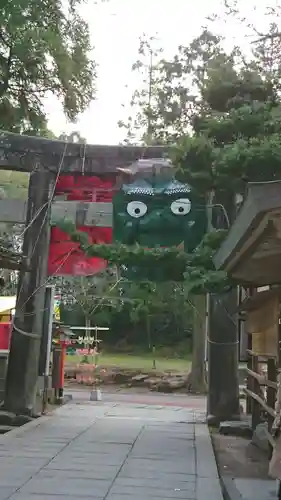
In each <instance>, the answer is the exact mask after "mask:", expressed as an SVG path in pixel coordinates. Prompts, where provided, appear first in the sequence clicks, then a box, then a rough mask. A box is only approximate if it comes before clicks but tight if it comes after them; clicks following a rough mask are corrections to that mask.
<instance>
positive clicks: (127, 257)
mask: <svg viewBox="0 0 281 500" xmlns="http://www.w3.org/2000/svg"><path fill="white" fill-rule="evenodd" d="M59 227H60V229H62V231H64V232H66V233H67V234H68V235H69V236H70V237H71V239H72V241H74V242H76V243H79V244H80V248H81V249H82V250H83V251H84V252H85V254H86V255H88V256H89V257H100V258H102V259H105V260H106V261H108V262H109V263H110V264H114V265H117V266H118V267H121V268H122V267H124V268H125V269H130V268H132V267H137V268H138V269H140V272H139V280H140V281H144V282H147V281H150V277H151V275H150V270H154V269H155V268H159V269H160V270H161V274H162V276H163V281H174V282H178V281H183V280H184V278H185V279H186V281H187V286H188V289H189V292H190V293H191V292H192V293H193V292H194V293H204V292H206V291H208V290H214V287H213V277H214V274H215V269H214V265H213V260H212V259H213V256H214V254H215V252H216V250H217V249H218V248H219V246H220V244H221V242H222V240H223V238H224V237H225V231H223V230H220V231H213V232H212V233H209V234H206V236H205V237H204V238H203V240H202V242H201V244H200V245H199V246H198V247H197V249H196V250H195V251H194V252H192V253H189V254H188V253H185V252H184V251H183V250H180V249H178V248H175V247H171V248H152V249H147V248H144V247H141V246H139V245H132V246H129V245H120V244H111V245H96V244H90V243H89V239H88V235H87V234H86V233H83V232H82V231H77V230H76V228H75V225H74V224H73V223H72V222H68V221H61V222H60V223H59ZM197 271H200V273H198V272H197ZM152 275H153V276H154V274H153V273H152ZM194 280H195V281H194ZM198 280H199V281H198ZM214 286H215V287H216V288H217V287H220V288H222V289H224V288H225V287H229V282H228V281H227V278H226V275H225V274H224V273H220V274H219V275H218V277H217V278H216V279H215V284H214Z"/></svg>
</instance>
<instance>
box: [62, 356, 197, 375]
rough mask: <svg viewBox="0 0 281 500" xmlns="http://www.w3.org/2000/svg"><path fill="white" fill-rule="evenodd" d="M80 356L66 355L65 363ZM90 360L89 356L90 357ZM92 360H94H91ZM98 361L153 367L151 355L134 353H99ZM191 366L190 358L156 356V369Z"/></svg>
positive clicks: (185, 368)
mask: <svg viewBox="0 0 281 500" xmlns="http://www.w3.org/2000/svg"><path fill="white" fill-rule="evenodd" d="M81 359H82V356H78V355H72V356H71V355H68V356H67V361H66V363H68V364H70V363H71V364H72V363H76V364H77V363H79V362H80V361H81ZM90 361H91V357H90ZM93 362H94V360H93ZM98 363H99V364H100V365H102V366H105V367H106V366H108V367H109V366H118V367H120V368H128V369H132V370H134V369H140V370H151V369H152V368H153V357H152V355H149V354H147V355H145V354H143V355H136V356H134V355H133V354H109V353H104V354H100V355H99V357H98ZM190 366H191V360H190V358H188V357H186V358H185V359H176V358H163V357H157V356H156V370H159V371H165V370H172V371H188V370H189V369H190Z"/></svg>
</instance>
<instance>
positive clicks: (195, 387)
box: [187, 295, 207, 393]
mask: <svg viewBox="0 0 281 500" xmlns="http://www.w3.org/2000/svg"><path fill="white" fill-rule="evenodd" d="M193 306H194V309H193V313H194V315H193V346H192V367H191V372H190V374H189V376H188V381H187V390H188V392H193V393H205V392H206V388H207V387H206V377H205V343H206V296H205V295H195V296H194V297H193Z"/></svg>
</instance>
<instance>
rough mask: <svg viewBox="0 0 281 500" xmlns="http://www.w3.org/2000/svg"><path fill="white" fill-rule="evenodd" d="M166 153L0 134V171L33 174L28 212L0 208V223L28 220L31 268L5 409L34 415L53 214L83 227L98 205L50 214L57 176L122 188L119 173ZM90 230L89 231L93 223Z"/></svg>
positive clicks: (23, 284)
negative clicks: (95, 179)
mask: <svg viewBox="0 0 281 500" xmlns="http://www.w3.org/2000/svg"><path fill="white" fill-rule="evenodd" d="M166 151H167V148H164V147H162V146H152V147H138V146H96V145H85V144H84V143H83V144H78V143H67V142H65V141H56V140H49V139H43V138H39V137H28V136H24V135H17V134H12V133H8V132H0V169H6V170H14V171H21V172H27V173H30V180H29V191H28V202H27V205H26V207H24V204H22V205H21V204H19V202H18V201H15V202H11V201H9V200H7V201H6V200H5V201H2V202H1V204H0V219H1V220H2V221H6V222H23V221H24V216H26V230H25V234H24V241H23V255H24V261H25V264H27V266H22V268H21V271H20V277H19V284H18V294H17V304H16V313H15V322H14V326H13V332H12V339H11V347H10V356H9V364H8V373H7V380H6V396H5V408H7V409H8V410H10V411H13V412H14V413H16V414H27V413H30V414H32V411H33V404H34V393H35V390H36V383H37V375H38V359H39V352H40V339H41V335H42V310H43V308H44V295H45V284H46V280H47V261H48V252H49V241H50V218H51V212H52V214H53V215H52V217H54V218H56V214H57V217H60V214H62V213H63V214H64V215H65V214H67V213H69V212H70V213H72V214H73V216H75V219H76V218H77V214H78V212H79V214H80V216H81V213H82V214H84V223H85V225H86V224H87V217H86V214H88V213H89V212H91V211H92V212H93V213H95V202H93V203H89V202H86V203H83V202H80V203H79V204H77V207H76V208H75V210H74V212H75V214H74V213H73V204H72V205H71V202H58V204H57V205H56V204H54V206H53V207H52V210H51V204H52V197H53V193H54V187H55V183H56V180H57V178H58V176H59V175H85V176H93V175H95V176H97V175H98V176H101V177H102V176H104V175H108V174H110V175H112V176H113V177H114V178H115V180H116V185H118V178H119V175H118V169H119V168H120V167H121V168H122V167H123V168H124V167H126V166H129V165H130V164H132V163H133V162H134V161H136V160H139V159H140V158H143V159H149V158H163V156H164V154H165V153H166ZM9 204H10V205H9ZM78 205H79V206H78ZM83 206H84V207H83ZM83 208H84V209H83ZM81 209H82V210H81ZM24 211H25V212H24ZM109 216H110V214H109ZM82 217H83V216H82ZM88 224H89V225H91V217H90V218H88ZM26 267H27V269H26Z"/></svg>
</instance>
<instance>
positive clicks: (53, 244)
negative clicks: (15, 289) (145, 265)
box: [48, 175, 115, 276]
mask: <svg viewBox="0 0 281 500" xmlns="http://www.w3.org/2000/svg"><path fill="white" fill-rule="evenodd" d="M114 183H115V179H112V178H111V179H110V178H100V177H96V176H93V177H87V176H81V175H80V176H66V175H62V176H60V177H59V179H58V182H57V185H56V190H55V196H58V195H60V196H62V195H63V196H64V199H65V200H67V201H88V202H104V203H112V196H113V186H114ZM77 229H79V230H80V231H83V232H85V233H87V234H88V236H89V242H90V243H97V244H101V243H111V242H112V228H111V227H97V226H95V227H90V226H80V227H78V228H77ZM106 266H107V263H106V261H105V260H103V259H100V258H98V257H91V258H90V257H86V256H85V254H84V253H83V252H82V251H81V250H80V249H79V244H78V243H74V242H72V241H71V239H70V237H69V236H68V235H67V234H66V233H64V232H63V231H62V230H61V229H59V228H58V227H53V228H52V230H51V241H50V251H49V263H48V272H49V275H54V276H61V275H64V276H65V275H72V276H86V275H91V274H96V273H97V272H99V271H102V270H103V269H105V267H106Z"/></svg>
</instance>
